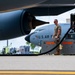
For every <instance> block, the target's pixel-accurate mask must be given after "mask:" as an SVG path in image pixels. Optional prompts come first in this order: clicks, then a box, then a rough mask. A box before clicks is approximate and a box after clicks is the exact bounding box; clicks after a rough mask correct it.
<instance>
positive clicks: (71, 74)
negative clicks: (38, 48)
mask: <svg viewBox="0 0 75 75" xmlns="http://www.w3.org/2000/svg"><path fill="white" fill-rule="evenodd" d="M12 74H14V75H25V74H26V75H75V56H73V55H72V56H70V55H56V56H55V55H41V56H1V57H0V75H12Z"/></svg>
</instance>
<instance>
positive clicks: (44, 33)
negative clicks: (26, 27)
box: [25, 23, 75, 54]
mask: <svg viewBox="0 0 75 75" xmlns="http://www.w3.org/2000/svg"><path fill="white" fill-rule="evenodd" d="M59 25H60V26H61V28H62V33H61V40H62V39H63V37H64V35H66V33H67V32H68V30H69V29H70V23H60V24H59ZM54 26H55V25H54V24H48V25H46V26H41V27H39V28H36V29H35V30H34V31H33V32H32V33H30V34H28V35H27V36H26V37H25V40H26V41H28V42H30V43H32V44H34V45H36V46H39V47H41V48H42V49H41V53H44V52H47V51H50V50H52V49H53V48H54V47H55V46H56V44H55V42H54V40H55V39H53V38H52V36H53V33H54ZM61 40H60V41H61ZM74 44H75V29H70V30H69V32H68V33H67V35H66V36H65V37H64V39H63V41H62V42H61V43H60V44H59V45H60V46H61V47H60V46H59V47H60V49H61V51H62V54H75V46H74ZM54 52H55V49H54V51H53V52H51V54H52V53H54Z"/></svg>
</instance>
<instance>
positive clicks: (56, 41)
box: [54, 25, 61, 53]
mask: <svg viewBox="0 0 75 75" xmlns="http://www.w3.org/2000/svg"><path fill="white" fill-rule="evenodd" d="M58 30H60V31H61V26H59V25H58V26H55V28H54V38H55V36H57V34H58ZM60 35H61V32H60V34H59V36H58V38H55V41H54V42H55V43H56V45H57V44H58V43H59V42H60ZM56 51H57V52H58V53H60V52H59V51H60V49H59V46H58V47H57V48H56Z"/></svg>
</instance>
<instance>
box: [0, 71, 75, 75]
mask: <svg viewBox="0 0 75 75" xmlns="http://www.w3.org/2000/svg"><path fill="white" fill-rule="evenodd" d="M0 74H65V75H66V74H68V75H70V74H71V75H74V74H75V72H56V71H0Z"/></svg>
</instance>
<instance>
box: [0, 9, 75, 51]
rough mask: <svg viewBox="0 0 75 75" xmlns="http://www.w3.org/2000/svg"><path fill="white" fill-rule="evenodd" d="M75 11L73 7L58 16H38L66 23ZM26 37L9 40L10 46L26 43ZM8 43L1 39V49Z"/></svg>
mask: <svg viewBox="0 0 75 75" xmlns="http://www.w3.org/2000/svg"><path fill="white" fill-rule="evenodd" d="M74 12H75V9H72V10H70V11H67V12H65V13H62V14H60V15H58V16H42V17H39V16H38V17H36V18H37V19H39V20H43V21H47V22H49V23H50V24H53V21H54V19H58V21H59V23H66V19H68V18H69V19H70V14H74ZM39 27H40V26H39ZM36 28H37V27H36ZM32 31H33V30H32ZM24 38H25V36H22V37H18V38H15V39H10V40H8V41H9V47H10V48H11V47H16V48H19V46H24V45H26V41H25V40H24ZM6 45H7V40H4V41H0V50H2V48H3V47H6Z"/></svg>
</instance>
